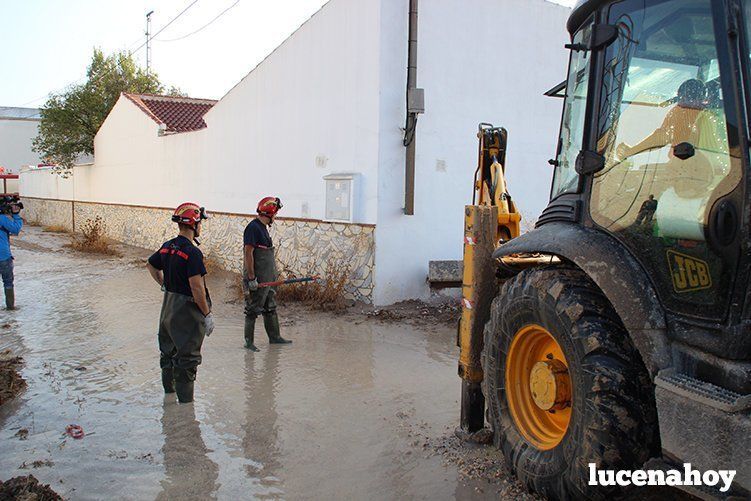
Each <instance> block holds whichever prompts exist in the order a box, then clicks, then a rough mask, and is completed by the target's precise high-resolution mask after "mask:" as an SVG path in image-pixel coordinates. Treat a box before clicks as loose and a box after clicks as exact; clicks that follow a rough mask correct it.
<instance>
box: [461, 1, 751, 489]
mask: <svg viewBox="0 0 751 501" xmlns="http://www.w3.org/2000/svg"><path fill="white" fill-rule="evenodd" d="M567 27H568V30H569V32H570V34H571V43H570V44H568V45H567V46H566V48H567V49H568V50H569V51H570V63H569V71H568V77H567V80H566V81H565V82H564V83H563V84H561V85H560V86H559V87H558V88H557V89H554V90H553V91H551V92H550V93H549V95H559V96H560V97H563V98H564V101H563V119H562V123H561V129H560V135H559V138H558V142H557V152H556V156H555V158H554V159H552V160H550V163H551V164H552V166H553V168H554V174H553V182H552V187H551V191H550V202H549V204H548V206H547V208H546V209H545V210H544V211H543V213H542V215H541V216H540V218H539V219H538V220H537V222H536V227H535V229H534V230H532V231H529V232H527V233H525V234H523V235H520V234H519V213H518V211H517V208H516V206H515V204H514V202H513V201H512V199H511V198H510V196H509V194H508V190H507V188H506V183H505V177H504V169H505V164H506V139H507V138H506V131H505V130H504V129H502V128H494V127H492V126H489V125H481V126H480V132H479V139H480V141H479V143H480V148H479V165H478V169H477V172H476V176H475V186H474V197H473V204H472V205H469V206H467V207H466V212H465V240H464V272H463V273H464V275H463V285H462V290H463V312H462V319H461V323H460V330H459V345H460V349H461V350H460V353H461V354H460V360H459V375H460V377H461V378H462V380H463V385H462V401H461V427H462V429H463V430H464V431H465V432H466V433H472V432H475V431H478V430H480V429H481V428H483V426H485V423H486V421H487V425H488V426H489V427H490V428H491V429H492V431H493V435H494V440H495V445H496V446H497V447H499V448H500V449H501V450H502V451H503V454H504V456H505V458H506V460H507V462H508V464H509V466H510V468H511V469H512V470H513V471H514V472H515V473H516V475H517V476H518V478H519V479H520V480H521V481H522V483H524V484H525V485H526V486H527V487H528V488H529V489H530V490H533V491H536V492H538V493H539V494H541V495H543V496H545V497H547V498H550V499H561V500H564V499H572V500H578V499H606V498H615V497H617V496H618V495H620V494H621V493H622V491H624V490H625V487H624V486H620V485H613V484H614V482H613V483H612V484H611V483H610V482H609V481H608V477H607V476H598V474H597V472H598V471H605V470H616V471H618V470H620V471H624V470H625V471H628V472H629V475H630V474H631V472H632V471H635V470H640V469H643V470H650V472H651V473H649V472H648V473H649V474H650V475H651V477H650V478H653V479H655V480H656V481H657V480H659V479H660V478H662V479H663V481H665V482H666V483H668V484H671V483H672V485H675V486H676V487H679V488H682V489H684V490H687V491H690V492H691V493H693V494H694V495H696V496H699V497H702V498H711V499H716V498H717V499H723V498H730V497H732V496H735V498H743V499H748V498H749V497H751V295H749V278H751V277H750V276H749V274H750V272H751V245H750V244H751V236H750V235H749V231H750V228H751V190H750V189H749V188H750V187H751V183H750V182H749V179H750V177H751V176H749V168H750V167H751V163H750V162H749V145H750V142H751V136H750V133H749V131H750V129H751V127H750V123H749V116H751V85H750V84H751V78H749V77H750V75H749V71H751V58H749V54H751V1H741V0H586V1H580V2H579V3H578V4H577V5H576V7H575V8H574V10H573V12H572V14H571V17H570V19H569V21H568V26H567ZM512 132H513V131H512ZM515 168H516V167H515ZM529 182H535V180H530V181H529ZM687 463H690V467H687V466H686V464H687ZM687 469H690V470H691V471H698V472H700V473H702V474H703V473H704V472H710V471H714V472H717V471H719V470H727V471H734V472H735V473H734V476H733V481H732V485H724V483H723V482H722V481H720V480H719V479H718V480H715V479H716V478H717V476H716V475H713V474H712V475H700V477H701V478H700V480H699V481H696V475H695V474H691V475H686V474H685V472H686V471H687ZM621 478H626V477H624V476H621ZM628 478H629V479H630V477H628ZM640 478H641V477H640ZM639 482H640V481H639V480H638V479H637V477H636V476H634V482H633V484H636V485H638V483H639ZM686 483H688V484H693V485H685V484H686ZM680 484H684V485H680Z"/></svg>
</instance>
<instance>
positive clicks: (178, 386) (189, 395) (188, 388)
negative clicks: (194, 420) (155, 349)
mask: <svg viewBox="0 0 751 501" xmlns="http://www.w3.org/2000/svg"><path fill="white" fill-rule="evenodd" d="M174 374H175V391H176V392H177V401H178V402H180V403H181V404H187V403H189V402H192V401H193V383H194V379H195V373H193V374H192V377H191V375H190V374H189V371H187V370H185V369H175V370H174Z"/></svg>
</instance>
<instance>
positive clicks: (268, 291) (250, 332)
mask: <svg viewBox="0 0 751 501" xmlns="http://www.w3.org/2000/svg"><path fill="white" fill-rule="evenodd" d="M281 208H282V201H281V200H279V199H278V198H275V197H266V198H264V199H262V200H261V201H260V202H258V208H257V209H256V212H257V213H258V216H257V217H256V218H255V219H253V221H251V222H250V223H249V224H248V226H246V227H245V233H244V234H243V255H244V257H245V267H244V271H243V273H244V277H243V290H244V292H245V347H246V348H247V349H249V350H251V351H258V348H256V345H255V343H254V333H255V327H256V318H258V315H263V326H264V327H265V328H266V334H268V336H269V343H271V344H287V343H291V342H292V341H289V340H287V339H284V338H283V337H282V336H281V334H280V332H279V317H277V315H276V301H275V299H274V297H275V296H276V288H275V287H259V286H258V284H259V283H264V282H273V281H275V280H276V263H275V259H274V246H273V243H272V241H271V235H269V229H268V228H269V226H271V224H272V223H273V222H274V217H275V216H276V213H277V212H279V209H281Z"/></svg>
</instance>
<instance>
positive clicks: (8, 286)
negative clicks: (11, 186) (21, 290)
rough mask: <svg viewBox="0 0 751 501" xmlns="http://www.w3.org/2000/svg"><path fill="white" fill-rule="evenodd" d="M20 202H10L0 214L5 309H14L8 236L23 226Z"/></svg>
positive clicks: (0, 268) (1, 263)
mask: <svg viewBox="0 0 751 501" xmlns="http://www.w3.org/2000/svg"><path fill="white" fill-rule="evenodd" d="M22 207H23V205H21V204H20V203H15V202H11V203H10V204H9V205H8V208H7V209H6V210H4V211H3V214H2V215H0V275H2V277H3V288H4V289H5V309H7V310H15V309H16V294H15V291H14V289H13V255H12V254H11V252H10V236H11V235H18V234H19V233H20V232H21V227H22V226H23V220H22V219H21V215H20V212H21V208H22Z"/></svg>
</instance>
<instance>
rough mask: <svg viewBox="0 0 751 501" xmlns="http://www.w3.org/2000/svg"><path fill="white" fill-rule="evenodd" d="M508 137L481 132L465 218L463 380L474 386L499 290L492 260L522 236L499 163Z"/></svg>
mask: <svg viewBox="0 0 751 501" xmlns="http://www.w3.org/2000/svg"><path fill="white" fill-rule="evenodd" d="M505 134H506V131H505V130H503V129H500V128H492V127H491V128H483V127H482V126H481V128H480V132H479V133H478V138H479V140H480V141H479V144H480V147H479V155H478V157H479V158H478V164H477V171H476V172H475V186H474V188H475V193H474V197H473V201H474V203H473V205H468V206H466V208H465V212H464V274H463V279H462V318H461V322H460V324H459V339H458V344H459V347H460V355H459V376H461V377H462V378H463V379H465V380H466V381H469V382H472V383H479V382H481V381H482V378H483V375H482V367H481V364H480V353H481V351H482V343H483V340H482V336H483V330H484V326H485V322H486V321H487V319H488V314H489V310H490V303H491V302H492V300H493V297H494V296H495V292H496V287H497V283H496V278H495V270H496V263H495V262H494V260H493V258H492V254H493V251H494V250H495V249H496V248H497V247H498V246H499V245H501V244H502V243H504V242H507V241H508V240H510V239H512V238H514V237H517V236H519V232H520V221H521V216H520V214H519V212H518V211H517V209H516V205H515V204H514V202H513V201H512V200H511V196H510V195H509V193H508V190H507V186H506V177H505V174H504V172H505V170H504V166H503V165H502V164H501V161H500V160H499V159H503V158H504V152H505V148H506V145H505Z"/></svg>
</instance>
